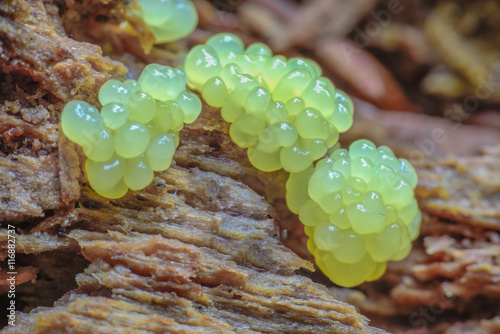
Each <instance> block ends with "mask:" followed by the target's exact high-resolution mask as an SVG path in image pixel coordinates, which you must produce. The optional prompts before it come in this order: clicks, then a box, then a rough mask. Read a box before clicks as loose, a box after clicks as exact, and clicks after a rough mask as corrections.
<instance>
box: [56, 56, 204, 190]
mask: <svg viewBox="0 0 500 334" xmlns="http://www.w3.org/2000/svg"><path fill="white" fill-rule="evenodd" d="M99 101H100V102H101V104H102V105H103V107H102V110H101V112H100V113H99V111H98V110H97V109H96V108H94V107H92V106H90V105H89V104H88V103H86V102H83V101H70V102H69V103H68V104H66V106H65V107H64V109H63V112H62V115H61V127H62V130H63V132H64V134H65V135H66V136H67V137H68V138H69V139H70V140H72V141H74V142H75V143H77V144H79V145H80V146H82V148H83V151H84V152H85V154H86V156H87V158H88V159H87V161H86V162H85V170H86V172H87V177H88V180H89V183H90V185H91V186H92V188H93V189H94V190H95V191H96V192H97V193H98V194H100V195H102V196H104V197H108V198H119V197H122V196H123V195H125V194H126V193H127V190H128V189H129V188H130V189H132V190H139V189H142V188H144V187H146V186H147V185H148V184H150V183H151V181H152V180H153V176H154V172H155V171H162V170H165V169H167V168H168V167H169V166H170V163H171V162H172V157H173V155H174V153H175V148H176V147H177V145H178V144H179V136H178V132H179V131H180V130H181V129H182V127H183V124H184V123H192V122H194V120H195V119H196V118H197V117H198V115H199V114H200V112H201V102H200V100H199V98H198V96H197V95H195V94H193V93H191V92H187V91H186V77H185V74H184V72H182V71H180V70H177V69H173V68H170V67H168V66H162V65H158V64H151V65H148V66H146V68H145V69H144V71H143V72H142V74H141V76H140V77H139V80H138V81H135V80H127V81H125V82H120V81H118V80H109V81H108V82H106V83H105V84H104V85H103V86H102V87H101V89H100V90H99Z"/></svg>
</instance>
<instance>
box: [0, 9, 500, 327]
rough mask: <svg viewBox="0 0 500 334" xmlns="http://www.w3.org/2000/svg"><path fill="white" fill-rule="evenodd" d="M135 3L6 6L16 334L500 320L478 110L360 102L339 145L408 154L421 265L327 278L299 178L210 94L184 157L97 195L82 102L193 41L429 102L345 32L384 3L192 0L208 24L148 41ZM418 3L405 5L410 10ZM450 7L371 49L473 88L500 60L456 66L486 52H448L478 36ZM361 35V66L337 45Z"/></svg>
mask: <svg viewBox="0 0 500 334" xmlns="http://www.w3.org/2000/svg"><path fill="white" fill-rule="evenodd" d="M132 2H133V1H132ZM215 2H216V1H215ZM126 3H127V2H123V1H118V0H111V1H109V0H91V1H87V2H80V1H76V2H75V1H50V0H45V1H42V0H31V1H28V0H18V1H4V2H1V3H0V47H1V54H0V57H1V58H0V98H1V100H0V222H2V228H0V260H2V261H3V262H1V264H0V265H1V271H0V292H2V293H5V292H6V291H8V289H9V286H8V284H7V283H6V282H7V280H6V279H7V277H8V274H7V272H8V270H7V262H6V261H7V260H6V259H7V255H8V248H7V244H8V239H9V235H8V230H7V229H6V228H4V227H5V226H6V225H7V224H10V225H13V226H15V228H16V270H17V278H16V296H17V297H16V298H18V299H17V300H18V302H17V304H16V307H17V311H18V312H17V313H16V327H6V328H4V329H3V330H1V331H0V332H1V333H23V334H24V333H47V334H49V333H115V332H120V333H167V332H168V333H339V332H341V333H385V332H384V330H382V329H378V328H376V327H381V328H385V329H387V330H389V331H391V332H400V333H407V332H413V333H447V334H452V333H478V332H481V333H497V332H498V331H499V328H500V320H499V318H498V314H497V313H498V312H496V311H494V310H495V309H498V307H499V306H500V303H499V302H498V300H500V299H499V297H500V288H499V286H498V281H499V280H500V262H499V260H498V254H499V252H500V237H499V234H498V231H499V230H500V210H499V208H500V195H499V194H500V191H499V189H500V163H499V162H500V133H499V132H498V130H495V129H492V128H487V127H480V126H470V125H464V124H462V123H461V122H462V121H464V120H465V116H467V117H469V116H470V115H464V114H463V110H461V111H460V110H458V111H457V110H455V109H453V110H451V112H450V114H449V115H445V116H446V117H445V118H432V117H429V116H425V115H423V114H416V113H406V112H398V111H382V110H380V109H378V108H377V107H375V106H374V105H372V104H369V103H367V102H363V101H361V100H358V99H355V104H356V112H355V114H354V115H355V120H354V125H353V128H352V129H351V130H349V131H348V132H347V133H345V134H342V136H341V138H340V139H341V144H342V146H344V147H346V146H348V145H349V144H350V143H351V142H353V141H355V140H357V139H360V138H366V139H369V140H371V141H373V142H374V143H375V144H377V145H388V146H390V147H391V148H392V149H393V150H394V151H395V153H396V154H397V155H398V156H400V157H405V158H409V159H410V160H411V161H412V162H413V163H414V166H415V168H416V170H417V173H418V175H419V182H418V186H417V190H416V196H417V198H418V200H419V205H420V208H421V209H422V212H423V222H422V231H421V236H420V237H419V238H418V239H417V240H416V241H415V243H414V245H413V249H412V252H411V253H410V255H409V256H408V258H406V259H405V260H403V261H400V262H396V263H393V262H390V263H389V264H388V268H387V272H386V274H385V275H384V276H383V277H382V278H381V279H380V280H377V281H375V282H370V283H365V284H363V285H361V286H359V287H357V288H356V289H341V288H337V287H335V286H333V284H332V283H331V282H329V281H328V279H327V278H326V277H325V276H324V275H322V274H321V272H320V271H314V269H315V268H314V265H313V264H312V263H311V262H310V260H312V256H311V254H309V252H308V250H307V248H306V241H307V237H306V235H305V234H304V230H303V225H302V224H301V223H300V222H299V220H298V217H297V216H296V215H294V214H292V213H291V212H290V211H289V210H288V208H287V205H286V201H285V182H286V180H287V177H288V175H287V173H285V172H284V171H278V172H273V173H264V172H260V171H257V170H255V169H254V168H252V167H251V165H250V164H249V162H248V160H247V158H246V151H245V150H243V149H240V148H238V147H237V146H236V145H235V144H233V143H232V142H231V140H230V137H229V135H228V130H229V125H228V124H227V123H226V122H224V121H223V120H222V118H221V116H220V112H219V110H217V109H215V108H211V107H209V106H207V105H203V110H202V113H201V115H200V117H199V119H198V120H197V121H196V122H195V123H193V124H190V125H187V126H186V127H185V128H184V130H183V131H182V132H181V133H180V137H181V145H180V146H179V148H178V149H177V152H176V154H175V157H174V163H173V165H172V167H171V168H170V169H168V170H167V171H164V172H160V173H156V175H155V178H154V181H153V183H152V184H151V185H150V186H148V187H146V188H145V189H144V190H142V191H137V192H132V191H129V193H128V194H127V195H126V196H125V197H123V198H121V199H118V200H109V199H105V198H102V197H100V196H97V195H96V194H95V192H93V191H92V189H90V188H89V186H88V182H87V180H86V176H85V172H84V170H83V168H82V167H83V163H84V155H83V152H82V151H81V149H80V148H79V147H78V146H77V145H74V144H73V143H72V142H70V141H69V140H68V139H67V138H66V137H65V136H64V135H63V134H62V133H61V132H60V128H59V127H58V123H59V116H60V112H61V110H62V108H63V106H64V104H65V103H66V102H67V101H69V100H71V99H80V100H84V101H87V102H89V103H90V104H92V105H95V106H99V102H98V100H97V92H98V89H99V87H100V86H101V85H102V84H103V83H104V82H105V81H106V80H108V79H110V78H120V79H123V78H124V77H125V73H126V72H127V70H129V72H128V74H127V75H128V76H129V77H134V78H137V73H140V71H141V69H142V67H143V66H144V63H141V61H143V62H145V63H148V62H153V61H154V62H159V63H164V64H168V63H170V62H174V63H176V64H177V63H178V62H179V59H180V58H181V57H182V52H179V50H187V48H188V47H189V46H192V45H193V44H196V43H199V42H204V41H205V40H206V38H208V36H210V35H211V34H212V33H214V32H220V31H228V30H230V31H233V32H236V33H237V34H239V35H240V36H241V37H242V39H243V40H244V41H245V42H252V41H256V40H258V41H261V42H267V43H269V44H270V45H271V46H272V47H273V48H274V51H277V49H282V50H283V52H284V53H285V54H286V55H287V56H295V55H303V54H307V55H309V56H312V57H313V58H314V59H315V60H317V61H318V62H320V65H321V66H322V67H323V68H324V69H325V72H326V75H327V76H330V74H332V73H333V75H335V76H338V77H339V78H342V79H344V81H345V82H346V83H347V84H348V85H349V86H350V88H351V90H353V91H355V92H357V95H358V96H361V97H363V98H365V99H367V100H368V101H370V102H371V103H374V104H376V105H377V106H378V107H381V108H385V109H393V110H417V109H418V108H415V106H414V105H413V104H412V103H413V101H412V103H410V102H409V101H408V99H407V96H406V93H407V91H406V90H405V91H403V89H401V87H400V86H399V83H398V82H397V81H396V79H395V78H394V77H393V73H392V72H391V71H388V70H387V68H386V66H385V65H383V64H382V62H380V61H379V59H377V58H376V57H375V56H373V55H372V54H371V53H369V51H368V50H366V49H363V48H361V47H359V46H358V45H354V44H353V42H352V41H351V40H350V39H347V38H346V36H345V35H346V34H347V33H349V31H351V29H352V28H353V27H354V25H355V24H356V23H359V22H362V21H361V20H363V18H364V17H366V15H367V13H369V12H371V11H373V10H380V8H379V7H377V6H380V3H378V2H376V1H373V0H357V1H353V2H342V1H333V2H332V1H326V0H321V1H303V2H295V1H289V0H279V1H278V0H276V1H274V0H273V1H270V0H249V1H246V2H232V3H233V4H234V5H235V6H236V5H237V6H236V7H235V8H233V9H234V10H235V11H233V12H230V13H228V12H227V13H225V14H221V13H220V12H218V11H216V10H215V9H214V7H213V6H212V5H211V4H210V3H208V2H207V1H204V0H196V1H195V5H196V7H197V10H198V12H199V16H200V23H199V27H198V29H197V30H196V31H195V33H194V34H193V35H192V36H190V37H189V38H187V39H186V40H184V41H182V42H180V43H178V44H172V45H169V46H168V47H166V48H163V47H161V48H156V47H155V48H153V49H152V50H150V48H151V45H152V35H151V34H150V33H148V32H146V31H143V29H144V27H143V24H142V23H141V22H138V21H136V20H135V19H134V16H133V13H131V11H130V6H128V5H126ZM481 3H483V2H481ZM228 4H229V2H228ZM132 5H134V4H132ZM229 5H231V4H229ZM384 5H385V3H384ZM412 6H415V7H412ZM421 6H422V5H417V4H415V3H412V4H411V5H410V4H409V3H406V4H405V8H407V10H406V15H407V16H410V15H409V14H408V11H410V12H411V10H412V8H417V9H422V7H421ZM454 6H455V5H451V4H440V5H438V6H437V7H436V8H435V9H433V12H432V13H433V14H432V15H431V16H429V17H428V19H427V20H426V23H425V31H422V29H420V27H418V26H416V25H410V23H408V24H406V23H405V24H404V26H398V25H401V24H402V23H398V22H390V23H389V25H388V28H387V29H384V30H383V32H382V33H381V35H380V36H374V37H373V38H372V39H371V41H370V45H371V46H380V45H384V43H388V37H390V38H389V39H390V40H392V41H393V42H394V41H397V43H399V44H398V45H400V46H401V47H402V48H403V49H404V50H405V52H406V53H408V54H409V55H410V58H412V59H413V58H414V59H416V60H415V61H416V62H419V63H424V64H427V65H432V66H435V65H436V62H437V59H438V58H439V57H438V56H440V57H442V58H443V59H447V60H448V61H450V62H452V64H451V65H452V66H451V67H454V68H456V69H457V70H459V71H461V72H463V73H464V77H467V78H468V79H469V80H470V81H472V82H475V81H474V80H475V79H478V78H475V77H474V75H475V74H476V72H478V73H480V74H481V75H483V76H486V77H487V74H488V73H487V72H484V69H485V68H489V66H490V65H491V63H489V62H487V61H484V62H480V63H479V64H478V63H477V62H476V63H475V66H476V67H474V68H472V67H470V68H469V67H467V68H463V66H462V63H460V62H459V61H461V60H463V59H468V60H470V59H482V56H480V55H479V54H478V53H477V50H478V49H471V50H468V52H467V53H465V54H457V53H456V52H455V51H454V49H453V48H450V45H453V46H456V47H457V48H461V49H463V48H466V47H467V46H468V45H470V46H473V47H474V48H479V46H478V45H476V44H473V43H468V42H467V40H464V39H461V38H462V37H461V36H458V35H457V31H456V30H455V29H454V24H455V23H456V22H455V21H456V20H455V17H454V16H453V15H452V14H453V13H454V12H453V8H455V7H454ZM457 6H458V5H457ZM477 6H478V7H477V8H476V10H478V9H481V8H483V7H481V6H487V5H486V4H484V3H483V4H482V5H477ZM484 8H489V7H484ZM485 12H488V13H489V11H485ZM339 15H340V16H341V17H339ZM485 15H487V14H485ZM488 15H490V14H488ZM491 15H493V14H491ZM440 18H446V20H441V19H440ZM123 19H126V22H125V21H124V23H123V24H118V23H119V22H122V21H123ZM316 21H318V22H320V23H319V24H317V22H316ZM396 21H397V20H396ZM410 21H411V20H410ZM410 21H409V22H410ZM488 22H489V21H488ZM312 23H314V24H312ZM314 27H315V28H314ZM439 32H440V33H439ZM391 33H392V35H391ZM70 34H72V35H73V38H71V37H69V35H70ZM256 36H260V39H256ZM391 36H392V37H391ZM405 36H406V37H405ZM408 36H413V37H408ZM445 36H450V40H451V41H452V42H453V43H452V44H449V43H443V42H442V38H445ZM426 37H427V38H428V39H426ZM84 41H86V42H84ZM346 43H347V44H346ZM98 45H102V46H103V48H106V50H107V54H113V52H118V54H113V55H116V59H120V60H123V61H124V62H125V63H126V64H127V67H125V65H124V64H123V63H121V62H118V61H116V60H111V59H110V58H108V57H105V56H103V53H102V50H101V47H100V46H98ZM346 45H347V46H348V47H351V48H355V49H351V51H352V50H354V51H356V52H355V53H354V54H352V55H353V57H352V59H347V58H346V57H345V54H341V53H339V50H340V49H339V47H340V46H344V47H345V46H346ZM149 51H151V52H149ZM148 52H149V53H148ZM131 54H133V55H134V56H135V57H136V58H134V57H132V56H130V55H131ZM480 54H481V53H480ZM138 59H139V60H140V61H139V60H138ZM328 71H330V72H328ZM485 73H486V74H485ZM478 80H479V79H478ZM476 83H477V82H476ZM342 88H343V87H342ZM406 88H407V87H405V89H406ZM492 97H493V98H495V97H496V95H495V94H492ZM355 307H356V308H355ZM491 310H493V311H491ZM367 317H368V318H369V319H368V318H367ZM464 319H465V322H461V321H463V320H464Z"/></svg>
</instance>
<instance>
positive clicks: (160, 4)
mask: <svg viewBox="0 0 500 334" xmlns="http://www.w3.org/2000/svg"><path fill="white" fill-rule="evenodd" d="M137 3H138V5H139V8H140V10H139V11H138V12H137V14H138V15H139V16H140V17H141V18H142V19H143V20H144V23H145V24H146V26H147V28H148V29H149V30H150V31H151V32H152V33H153V35H154V37H155V39H156V42H157V43H166V42H173V41H176V40H178V39H181V38H184V37H186V36H187V35H189V34H190V33H192V32H193V30H194V29H195V28H196V25H197V24H198V14H197V13H196V8H195V7H194V5H193V3H192V1H191V0H137Z"/></svg>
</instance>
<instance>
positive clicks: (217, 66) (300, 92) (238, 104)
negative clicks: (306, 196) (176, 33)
mask: <svg viewBox="0 0 500 334" xmlns="http://www.w3.org/2000/svg"><path fill="white" fill-rule="evenodd" d="M184 68H185V71H186V74H187V78H188V85H190V86H191V87H193V88H194V89H196V90H198V91H200V92H201V93H202V96H203V98H204V99H205V101H206V102H207V103H208V104H209V105H211V106H214V107H221V114H222V117H223V118H224V120H226V121H227V122H231V123H232V124H231V127H230V131H229V134H230V136H231V138H232V140H233V141H234V142H235V143H236V144H237V145H238V146H240V147H243V148H248V151H247V154H248V158H249V160H250V162H251V163H252V164H253V165H254V166H255V167H256V168H258V169H260V170H263V171H274V170H278V169H280V168H284V169H285V170H287V171H289V172H300V171H303V170H304V169H306V168H308V167H309V166H311V165H312V163H313V161H315V160H317V159H319V158H321V157H323V156H324V155H325V154H326V152H327V150H328V148H330V147H332V146H333V145H335V144H336V143H337V140H338V136H339V133H341V132H345V131H347V130H348V129H349V128H350V127H351V125H352V114H353V105H352V102H351V100H350V98H349V97H348V96H347V95H346V94H345V93H344V92H342V91H340V90H336V89H335V87H334V85H333V84H332V83H331V81H330V80H328V79H327V78H325V77H321V69H320V68H319V66H318V65H317V64H316V63H314V62H313V61H312V60H308V59H301V58H291V59H288V60H287V59H286V58H285V57H283V56H273V54H272V52H271V50H270V49H269V48H268V47H267V46H266V45H264V44H262V43H254V44H252V45H250V46H248V47H247V48H246V50H245V49H244V46H243V42H242V41H241V40H240V39H239V38H238V37H237V36H235V35H232V34H218V35H215V36H212V37H211V38H210V39H209V40H208V41H207V43H206V45H198V46H196V47H194V48H193V49H192V50H191V51H190V52H189V53H188V55H187V57H186V61H185V65H184Z"/></svg>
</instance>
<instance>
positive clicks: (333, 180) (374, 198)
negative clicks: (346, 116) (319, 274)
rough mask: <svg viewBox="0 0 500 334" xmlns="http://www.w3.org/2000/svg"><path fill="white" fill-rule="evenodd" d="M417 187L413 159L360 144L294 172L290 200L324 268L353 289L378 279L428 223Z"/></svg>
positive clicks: (362, 141)
mask: <svg viewBox="0 0 500 334" xmlns="http://www.w3.org/2000/svg"><path fill="white" fill-rule="evenodd" d="M416 184H417V175H416V173H415V170H414V169H413V167H412V166H411V165H410V164H409V163H408V161H406V160H405V159H397V158H396V157H395V156H394V154H393V152H392V151H391V150H390V149H389V148H388V147H386V146H381V147H378V148H377V147H375V145H374V144H373V143H371V142H370V141H368V140H358V141H356V142H354V143H352V144H351V146H350V147H349V150H346V149H338V150H335V151H334V152H333V153H332V154H331V155H330V157H328V158H324V159H322V160H320V161H318V163H317V164H316V166H315V167H309V168H308V169H306V170H304V171H302V172H300V173H292V174H291V175H290V177H289V179H288V182H287V185H286V187H287V194H286V196H287V203H288V206H289V208H290V209H291V210H292V211H293V212H294V213H297V214H299V218H300V220H301V221H302V223H303V224H304V225H305V231H306V234H307V235H308V236H309V240H308V243H307V246H308V249H309V251H310V252H311V254H313V255H314V257H315V259H316V263H317V264H318V266H319V267H320V269H321V270H322V271H323V272H324V273H325V274H326V275H327V276H328V277H329V278H330V279H331V280H332V281H333V282H334V283H336V284H339V285H342V286H346V287H352V286H355V285H358V284H361V283H362V282H364V281H372V280H375V279H378V278H379V277H380V276H381V275H382V274H383V273H384V272H385V267H386V262H387V261H398V260H401V259H403V258H405V257H406V256H407V255H408V253H409V252H410V250H411V245H412V241H413V240H415V239H416V238H417V237H418V235H419V231H420V224H421V218H422V217H421V213H420V210H419V208H418V205H417V202H416V199H415V197H414V193H413V190H414V188H415V186H416Z"/></svg>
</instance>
